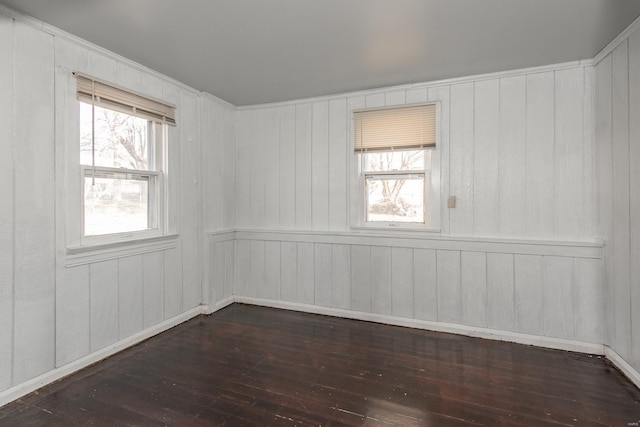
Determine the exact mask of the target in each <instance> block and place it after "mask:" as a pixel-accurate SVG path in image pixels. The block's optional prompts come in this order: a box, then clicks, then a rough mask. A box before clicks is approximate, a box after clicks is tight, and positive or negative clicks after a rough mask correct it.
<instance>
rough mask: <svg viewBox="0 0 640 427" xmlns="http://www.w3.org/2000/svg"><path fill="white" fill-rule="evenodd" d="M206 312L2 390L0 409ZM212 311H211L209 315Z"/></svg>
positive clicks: (175, 319)
mask: <svg viewBox="0 0 640 427" xmlns="http://www.w3.org/2000/svg"><path fill="white" fill-rule="evenodd" d="M208 311H209V308H208V306H206V305H199V306H197V307H195V308H192V309H191V310H189V311H186V312H184V313H182V314H179V315H178V316H175V317H172V318H171V319H168V320H165V321H164V322H162V323H159V324H157V325H155V326H152V327H151V328H148V329H145V330H144V331H141V332H138V333H137V334H135V335H132V336H130V337H127V338H125V339H122V340H120V341H118V342H116V343H114V344H111V345H109V346H107V347H105V348H103V349H101V350H98V351H96V352H94V353H91V354H88V355H86V356H84V357H82V358H80V359H78V360H75V361H73V362H71V363H68V364H66V365H64V366H61V367H59V368H55V369H52V370H50V371H48V372H45V373H44V374H42V375H39V376H37V377H35V378H32V379H30V380H28V381H25V382H23V383H21V384H18V385H16V386H14V387H11V388H9V389H7V390H4V391H3V392H0V407H2V406H4V405H6V404H7V403H9V402H11V401H14V400H16V399H18V398H20V397H22V396H25V395H27V394H29V393H31V392H33V391H35V390H37V389H39V388H42V387H44V386H46V385H47V384H51V383H52V382H55V381H58V380H60V379H62V378H64V377H66V376H69V375H71V374H73V373H75V372H77V371H80V370H81V369H84V368H86V367H88V366H90V365H93V364H94V363H96V362H99V361H101V360H103V359H106V358H107V357H110V356H113V355H114V354H116V353H119V352H121V351H123V350H125V349H127V348H129V347H133V346H134V345H136V344H139V343H141V342H142V341H145V340H147V339H149V338H151V337H153V336H154V335H158V334H160V333H161V332H164V331H166V330H168V329H171V328H173V327H174V326H177V325H179V324H181V323H184V322H186V321H187V320H190V319H192V318H194V317H196V316H199V315H201V314H205V313H208ZM213 311H215V310H213ZM213 311H211V313H212V312H213ZM209 314H210V313H209Z"/></svg>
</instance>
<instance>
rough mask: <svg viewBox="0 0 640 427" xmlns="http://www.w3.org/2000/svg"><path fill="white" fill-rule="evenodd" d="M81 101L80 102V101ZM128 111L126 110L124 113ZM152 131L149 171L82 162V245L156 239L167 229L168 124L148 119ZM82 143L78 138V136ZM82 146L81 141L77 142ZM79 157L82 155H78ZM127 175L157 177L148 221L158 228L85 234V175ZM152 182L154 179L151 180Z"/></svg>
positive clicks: (97, 176)
mask: <svg viewBox="0 0 640 427" xmlns="http://www.w3.org/2000/svg"><path fill="white" fill-rule="evenodd" d="M78 102H81V101H78ZM125 114H126V113H125ZM149 123H150V126H149V128H150V129H151V132H149V142H150V143H151V144H150V145H149V170H138V169H124V168H112V167H104V166H93V165H83V164H80V197H79V198H80V222H79V224H80V245H81V246H91V245H99V244H104V243H110V242H122V241H127V240H140V239H145V238H153V237H158V236H163V235H164V234H165V230H166V229H167V221H166V218H167V204H166V200H167V189H166V185H165V181H166V179H165V172H164V171H166V169H167V166H166V158H167V155H166V153H167V144H166V141H167V125H165V124H162V123H160V122H155V121H152V120H149ZM78 142H79V138H78ZM78 146H79V144H78ZM78 154H79V153H78ZM78 157H79V155H78ZM121 175H126V176H130V177H134V178H135V177H138V178H142V179H144V178H145V177H154V180H155V185H154V186H153V187H154V188H152V186H151V185H149V187H148V189H149V200H150V202H151V201H154V202H155V207H154V208H153V209H152V206H151V203H150V204H149V211H148V215H149V221H150V223H155V224H156V227H155V228H151V229H147V230H139V231H125V232H119V233H111V234H102V235H91V236H87V235H85V230H84V224H85V217H84V216H85V207H84V190H85V189H84V183H85V182H86V178H91V177H94V176H95V177H96V178H100V177H114V178H115V177H118V176H121ZM149 182H150V183H151V180H149Z"/></svg>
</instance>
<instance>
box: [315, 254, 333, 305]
mask: <svg viewBox="0 0 640 427" xmlns="http://www.w3.org/2000/svg"><path fill="white" fill-rule="evenodd" d="M332 261H333V260H332V255H331V245H330V244H328V243H316V244H315V245H314V262H313V265H314V283H315V286H314V291H315V299H314V301H315V304H317V305H321V306H323V307H330V306H331V294H332V289H333V284H332V282H331V281H332V277H333V274H332V270H331V266H332V264H333V262H332Z"/></svg>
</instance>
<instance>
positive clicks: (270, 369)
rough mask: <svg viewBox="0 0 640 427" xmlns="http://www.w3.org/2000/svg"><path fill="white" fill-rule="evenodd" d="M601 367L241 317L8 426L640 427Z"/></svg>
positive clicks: (271, 316)
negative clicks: (466, 426) (346, 426)
mask: <svg viewBox="0 0 640 427" xmlns="http://www.w3.org/2000/svg"><path fill="white" fill-rule="evenodd" d="M639 422H640V390H638V389H637V388H635V387H634V386H633V385H632V384H631V383H630V382H629V381H628V380H626V379H625V378H624V377H623V376H622V375H621V374H620V373H619V372H618V371H617V370H616V369H615V368H613V367H612V365H611V364H610V363H609V362H608V361H607V360H606V359H604V358H601V357H598V356H588V355H582V354H575V353H569V352H563V351H555V350H547V349H540V348H535V347H529V346H524V345H518V344H510V343H502V342H495V341H488V340H482V339H476V338H468V337H462V336H456V335H449V334H441V333H434V332H428V331H421V330H414V329H408V328H400V327H394V326H386V325H379V324H374V323H367V322H359V321H352V320H345V319H338V318H332V317H325V316H317V315H311V314H303V313H296V312H291V311H284V310H275V309H269V308H262V307H254V306H247V305H238V304H235V305H232V306H230V307H227V308H225V309H224V310H221V311H220V312H218V313H215V314H213V315H211V316H206V317H198V318H196V319H193V320H191V321H189V322H187V323H185V324H183V325H180V326H178V327H176V328H174V329H172V330H170V331H167V332H165V333H163V334H161V335H159V336H157V337H154V338H152V339H150V340H148V341H146V342H144V343H142V344H140V345H138V346H136V347H133V348H131V349H129V350H126V351H124V352H122V353H119V354H117V355H115V356H113V357H111V358H109V359H107V360H106V361H103V362H101V363H99V364H96V365H94V366H92V367H89V368H87V369H85V370H83V371H81V372H79V373H77V374H74V375H73V376H70V377H68V378H66V379H64V380H62V381H60V382H58V383H55V384H52V385H50V386H48V387H45V388H43V389H41V390H39V391H37V392H35V393H32V394H30V395H28V396H25V397H24V398H23V399H20V400H18V401H16V402H13V403H11V404H9V405H7V406H5V407H3V408H1V409H0V425H1V426H26V425H29V426H31V425H33V426H74V425H117V426H125V425H135V426H148V425H149V426H155V425H175V426H204V425H226V426H242V425H246V426H254V425H255V426H268V425H285V426H343V425H349V426H463V425H485V426H565V425H571V426H622V427H629V426H634V425H638V424H634V423H639Z"/></svg>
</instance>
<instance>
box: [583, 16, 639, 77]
mask: <svg viewBox="0 0 640 427" xmlns="http://www.w3.org/2000/svg"><path fill="white" fill-rule="evenodd" d="M638 29H640V16H638V17H637V18H636V20H635V21H633V22H632V23H631V24H629V26H628V27H627V28H625V29H624V30H623V31H622V32H621V33H620V34H618V35H617V36H616V38H615V39H613V40H611V43H609V44H608V45H606V46H605V47H604V49H602V50H601V51H600V52H598V54H597V55H596V56H594V57H593V65H594V66H596V65H598V64H599V63H600V61H602V60H603V59H604V58H606V57H607V55H609V54H610V53H611V52H613V51H614V50H615V48H617V47H618V46H619V45H620V43H622V42H623V41H625V40H626V39H627V38H628V37H629V36H630V35H631V34H633V32H634V31H636V30H638Z"/></svg>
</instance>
